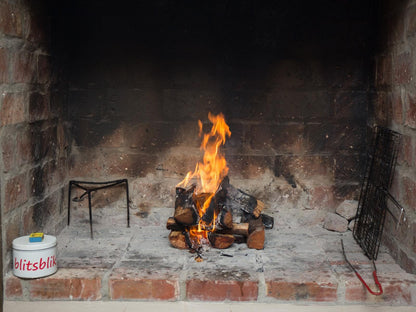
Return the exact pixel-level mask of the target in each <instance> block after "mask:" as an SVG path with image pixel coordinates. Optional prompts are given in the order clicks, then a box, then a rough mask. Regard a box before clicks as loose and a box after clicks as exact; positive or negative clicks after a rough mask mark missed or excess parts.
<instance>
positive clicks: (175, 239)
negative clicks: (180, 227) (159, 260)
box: [169, 231, 188, 249]
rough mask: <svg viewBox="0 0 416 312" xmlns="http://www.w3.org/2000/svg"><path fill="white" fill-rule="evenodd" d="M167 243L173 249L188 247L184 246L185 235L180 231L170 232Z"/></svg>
mask: <svg viewBox="0 0 416 312" xmlns="http://www.w3.org/2000/svg"><path fill="white" fill-rule="evenodd" d="M169 242H170V244H171V245H172V246H173V247H175V248H178V249H188V245H187V244H186V240H185V234H184V233H183V232H181V231H172V232H170V234H169Z"/></svg>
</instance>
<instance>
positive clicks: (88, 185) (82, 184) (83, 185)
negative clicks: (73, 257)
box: [68, 179, 130, 238]
mask: <svg viewBox="0 0 416 312" xmlns="http://www.w3.org/2000/svg"><path fill="white" fill-rule="evenodd" d="M123 183H124V184H125V186H126V202H127V227H130V207H129V184H128V181H127V179H121V180H115V181H107V182H87V181H74V180H71V181H69V190H68V225H69V223H70V219H71V190H72V187H73V186H76V187H78V188H80V189H82V190H84V191H85V192H84V193H83V194H82V195H81V196H79V197H75V198H74V199H73V200H74V201H82V200H83V199H84V198H85V196H88V210H89V215H90V231H91V238H93V232H92V210H91V192H95V191H98V190H102V189H105V188H109V187H113V186H116V185H119V184H123Z"/></svg>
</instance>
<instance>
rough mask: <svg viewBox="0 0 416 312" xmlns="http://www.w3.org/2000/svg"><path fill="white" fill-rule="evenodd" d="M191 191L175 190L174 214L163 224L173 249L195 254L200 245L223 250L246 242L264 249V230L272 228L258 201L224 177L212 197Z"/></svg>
mask: <svg viewBox="0 0 416 312" xmlns="http://www.w3.org/2000/svg"><path fill="white" fill-rule="evenodd" d="M195 190H196V186H195V185H192V186H191V187H189V188H188V189H185V188H182V187H176V200H175V211H174V215H173V217H170V218H169V219H168V221H167V225H166V227H167V229H168V230H170V231H171V232H170V234H169V241H170V243H171V245H172V246H173V247H176V248H179V249H189V250H191V251H196V252H197V251H198V250H199V249H200V248H201V246H202V245H203V244H205V245H209V246H212V247H214V248H219V249H225V248H228V247H230V246H231V245H232V244H234V243H237V244H239V243H246V244H247V246H248V248H253V249H263V248H264V241H265V229H271V228H273V224H274V220H273V218H272V217H271V216H268V215H266V214H263V213H262V211H263V208H264V203H263V202H262V201H260V200H258V199H256V198H255V197H254V196H251V195H249V194H247V193H245V192H243V191H242V190H240V189H238V188H236V187H234V186H233V185H231V184H230V181H229V178H228V176H226V177H225V178H224V179H223V180H222V181H221V183H220V185H219V187H218V189H217V191H216V192H215V193H214V194H212V193H199V194H198V193H197V192H196V191H195Z"/></svg>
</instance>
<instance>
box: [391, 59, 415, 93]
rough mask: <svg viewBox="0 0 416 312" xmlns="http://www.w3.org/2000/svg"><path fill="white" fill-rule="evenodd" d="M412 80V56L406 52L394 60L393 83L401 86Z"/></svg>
mask: <svg viewBox="0 0 416 312" xmlns="http://www.w3.org/2000/svg"><path fill="white" fill-rule="evenodd" d="M411 80H412V56H411V54H410V53H408V52H405V53H402V54H399V55H396V56H394V58H393V82H394V83H396V84H399V85H402V84H407V83H409V82H410V81H411Z"/></svg>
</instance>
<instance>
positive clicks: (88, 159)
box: [54, 1, 373, 210]
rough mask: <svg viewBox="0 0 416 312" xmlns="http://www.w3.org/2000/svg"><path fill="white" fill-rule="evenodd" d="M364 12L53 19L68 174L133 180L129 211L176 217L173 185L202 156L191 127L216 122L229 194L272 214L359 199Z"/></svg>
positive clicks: (72, 10)
mask: <svg viewBox="0 0 416 312" xmlns="http://www.w3.org/2000/svg"><path fill="white" fill-rule="evenodd" d="M370 2H371V1H368V2H367V1H364V2H363V1H344V2H343V4H342V5H341V6H339V5H334V4H333V2H332V1H320V2H319V3H313V4H312V3H311V4H304V5H302V6H299V5H287V4H284V5H283V4H279V3H274V2H273V1H271V2H267V1H266V2H265V3H262V4H260V3H257V4H253V2H252V1H243V3H239V4H237V3H236V2H233V1H231V2H230V3H229V6H227V5H225V3H224V2H223V1H214V3H209V4H208V3H207V4H187V5H185V4H184V3H181V2H179V3H176V4H175V5H174V6H172V5H169V4H168V3H164V2H161V3H153V2H151V1H148V2H147V3H145V4H144V3H142V4H141V5H136V6H132V7H125V6H122V7H119V8H118V7H114V5H112V4H110V5H108V3H107V2H106V1H100V5H99V6H96V5H92V4H91V5H90V4H85V3H82V4H80V5H79V6H77V5H74V4H72V5H71V7H67V8H65V6H64V7H59V8H58V7H57V8H55V9H56V11H55V13H56V15H57V16H58V17H57V19H56V25H54V30H55V32H56V34H55V36H54V38H56V41H55V42H54V43H55V47H56V49H57V50H58V51H60V55H61V56H62V59H61V61H62V68H63V69H64V70H65V72H66V75H67V82H68V85H67V86H66V89H62V93H64V94H66V95H67V96H68V108H69V110H68V116H67V117H68V121H69V122H70V124H71V135H72V138H73V142H72V143H73V144H72V146H73V153H72V155H71V172H70V175H71V176H72V177H77V178H83V179H96V180H105V179H107V180H108V179H110V178H119V177H128V178H130V181H131V185H132V192H131V194H132V200H133V202H134V204H135V205H137V206H140V205H142V204H146V205H149V206H157V205H159V206H166V207H172V201H173V198H174V196H173V191H174V186H175V185H176V184H177V183H178V182H179V181H180V180H181V179H182V178H183V175H184V174H185V173H186V172H187V171H189V170H193V168H194V166H195V163H196V161H197V160H199V159H200V153H199V149H198V148H199V144H200V143H199V138H198V135H197V134H198V127H197V121H198V119H200V120H202V121H203V122H205V123H206V127H208V119H207V115H208V112H209V111H212V112H214V113H219V112H223V113H224V115H225V117H226V120H227V123H228V124H229V126H230V129H231V132H232V136H231V139H230V140H229V141H228V142H227V144H226V147H225V153H226V158H227V160H228V164H229V167H230V173H229V175H230V178H231V181H232V183H233V184H234V185H236V186H238V187H241V188H243V189H245V190H247V191H249V192H250V193H254V195H257V196H259V197H261V198H262V199H263V200H265V201H267V202H268V203H269V204H270V205H273V209H275V210H278V209H280V208H281V207H282V206H289V207H293V208H298V209H301V210H304V209H308V210H331V209H334V207H335V206H336V204H337V203H338V202H339V201H341V200H343V199H345V198H355V197H356V196H357V188H358V186H359V181H360V173H361V171H362V162H361V155H362V154H363V151H364V144H363V143H364V142H365V132H366V118H367V106H368V102H369V97H370V96H369V92H368V91H369V90H370V76H371V75H372V62H370V60H371V58H370V56H369V55H370V47H371V46H372V41H371V38H372V36H371V30H372V28H371V27H372V26H371V25H372V24H373V23H372V20H371V18H372V16H371V6H370ZM75 3H76V2H75ZM251 5H254V6H255V7H251ZM74 21H76V22H74ZM86 30H88V31H86Z"/></svg>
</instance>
